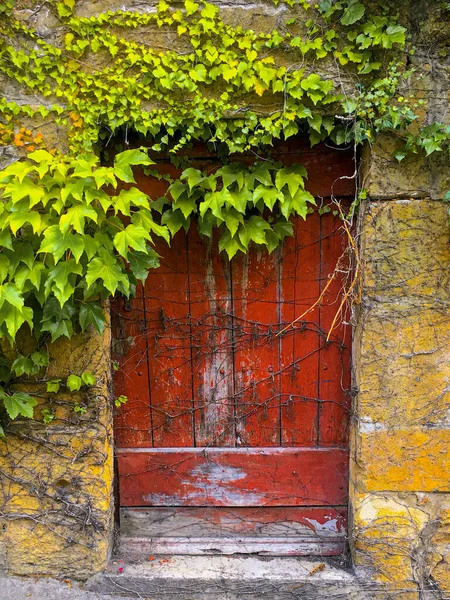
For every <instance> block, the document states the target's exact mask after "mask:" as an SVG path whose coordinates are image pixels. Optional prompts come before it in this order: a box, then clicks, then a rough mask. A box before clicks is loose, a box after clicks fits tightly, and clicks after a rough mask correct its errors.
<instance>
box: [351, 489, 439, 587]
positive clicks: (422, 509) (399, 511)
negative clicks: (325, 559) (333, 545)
mask: <svg viewBox="0 0 450 600" xmlns="http://www.w3.org/2000/svg"><path fill="white" fill-rule="evenodd" d="M449 510H450V495H449V494H423V493H413V494H407V493H390V492H386V491H383V492H379V493H370V494H358V493H356V494H355V495H354V497H353V519H354V527H353V541H352V550H353V555H354V560H355V564H356V566H357V571H360V572H361V570H362V571H363V572H365V573H366V575H367V574H369V573H370V576H371V577H372V578H374V579H375V580H377V581H379V582H380V583H383V584H385V585H386V587H387V590H389V591H390V592H391V593H392V590H393V589H395V587H397V588H400V587H401V586H403V588H408V587H409V588H410V590H411V592H410V593H413V590H416V593H417V594H418V596H417V598H435V597H439V595H437V596H436V595H432V594H441V597H443V596H445V594H446V592H447V593H448V590H449V589H450V588H449V585H448V581H449V579H448V573H449V571H448V548H449V543H450V530H449V519H448V515H449ZM419 592H420V595H419ZM428 593H430V595H429V596H428V595H427V594H428ZM387 597H389V596H387ZM393 597H397V596H396V595H393Z"/></svg>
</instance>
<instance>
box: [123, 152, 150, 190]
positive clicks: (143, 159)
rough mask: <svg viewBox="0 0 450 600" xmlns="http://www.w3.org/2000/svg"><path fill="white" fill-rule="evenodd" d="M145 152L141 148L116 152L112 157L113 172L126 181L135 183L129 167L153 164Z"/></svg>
mask: <svg viewBox="0 0 450 600" xmlns="http://www.w3.org/2000/svg"><path fill="white" fill-rule="evenodd" d="M154 164H155V163H154V162H153V161H152V160H150V158H149V157H148V155H147V154H146V152H143V151H142V150H139V149H135V150H125V151H124V152H120V154H117V155H116V157H115V159H114V173H115V175H116V176H117V177H118V179H121V180H122V181H125V182H126V183H136V181H135V179H134V175H133V171H132V169H131V167H132V166H133V165H154Z"/></svg>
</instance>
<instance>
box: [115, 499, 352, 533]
mask: <svg viewBox="0 0 450 600" xmlns="http://www.w3.org/2000/svg"><path fill="white" fill-rule="evenodd" d="M346 523H347V508H346V507H304V508H302V509H301V510H300V509H299V508H297V507H291V506H289V507H278V506H271V507H266V506H262V507H253V508H250V507H244V508H239V507H237V508H228V507H208V508H204V507H164V508H161V507H160V508H121V509H120V528H121V532H122V534H123V535H124V536H126V537H136V538H137V537H140V538H146V537H161V538H167V537H180V536H185V537H196V538H202V537H205V538H213V537H217V536H223V537H230V538H243V537H253V536H255V535H256V534H261V535H263V536H265V537H267V538H270V537H273V538H280V539H287V538H292V537H294V536H303V537H309V538H313V537H315V536H319V537H322V538H335V537H336V536H340V535H341V534H342V533H345V528H346Z"/></svg>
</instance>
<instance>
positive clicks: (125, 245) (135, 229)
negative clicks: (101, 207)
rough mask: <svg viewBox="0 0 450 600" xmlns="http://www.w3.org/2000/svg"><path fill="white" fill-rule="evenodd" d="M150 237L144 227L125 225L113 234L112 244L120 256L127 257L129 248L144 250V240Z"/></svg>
mask: <svg viewBox="0 0 450 600" xmlns="http://www.w3.org/2000/svg"><path fill="white" fill-rule="evenodd" d="M149 239H150V234H149V233H148V231H147V230H146V229H144V228H143V227H140V226H138V225H127V227H125V229H124V230H123V231H119V233H116V235H115V236H114V246H115V247H116V248H117V251H118V253H119V254H120V256H123V257H124V258H128V252H129V249H130V248H132V249H133V250H139V251H140V252H145V251H146V247H147V246H146V242H145V240H149Z"/></svg>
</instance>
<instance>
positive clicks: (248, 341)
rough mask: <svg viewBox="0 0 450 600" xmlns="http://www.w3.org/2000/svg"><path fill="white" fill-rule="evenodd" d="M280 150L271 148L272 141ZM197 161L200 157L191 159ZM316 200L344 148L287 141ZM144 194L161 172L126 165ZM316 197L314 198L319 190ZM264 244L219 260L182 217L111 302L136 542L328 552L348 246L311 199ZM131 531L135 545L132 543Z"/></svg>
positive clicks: (336, 525) (342, 504)
mask: <svg viewBox="0 0 450 600" xmlns="http://www.w3.org/2000/svg"><path fill="white" fill-rule="evenodd" d="M280 152H281V151H280ZM203 160H204V159H203ZM283 160H284V162H300V163H302V164H305V166H306V167H307V169H308V171H309V189H310V191H311V192H312V193H314V194H315V195H317V196H321V197H322V198H326V197H327V196H328V197H329V196H330V195H331V189H332V187H333V192H334V194H335V195H339V196H341V197H345V196H349V195H351V194H352V193H353V188H352V185H353V184H352V181H351V180H349V179H339V177H340V176H341V175H350V174H351V173H352V172H353V164H352V162H351V160H350V157H349V155H347V154H346V153H345V152H339V153H334V152H332V151H330V150H329V149H326V148H321V149H320V150H319V151H311V150H304V149H302V148H296V149H295V150H294V151H292V152H291V153H289V152H286V150H284V151H283ZM139 184H140V186H141V187H142V188H143V189H144V191H146V192H147V193H149V194H150V195H151V196H153V197H154V195H155V193H158V195H159V190H158V189H157V186H160V185H161V183H160V182H155V181H154V180H151V179H148V178H145V177H143V176H140V177H139ZM324 201H325V202H327V200H324ZM294 230H295V235H294V237H293V238H291V239H288V240H286V242H285V244H284V245H283V247H282V248H280V249H278V250H276V251H275V252H274V253H273V254H271V255H269V254H267V252H265V251H263V250H260V249H257V248H253V249H252V250H251V251H250V252H249V254H248V255H247V256H240V257H235V258H234V259H233V260H232V261H229V260H228V259H227V258H226V256H225V255H224V254H219V252H218V249H217V240H216V239H213V240H212V241H205V240H204V239H203V238H201V237H200V236H199V234H198V232H197V229H196V227H195V226H191V228H190V230H189V232H188V233H187V234H186V233H185V232H184V231H180V232H179V233H178V234H177V235H176V236H175V238H174V240H173V242H172V246H171V248H168V246H167V245H166V244H165V243H163V242H161V243H160V245H159V246H158V247H157V250H158V251H159V253H160V254H161V256H162V257H163V258H162V261H161V267H160V268H159V269H157V270H155V271H153V272H152V273H150V275H149V277H148V279H147V282H146V284H145V287H144V288H141V289H140V290H139V292H138V295H137V298H136V299H135V300H133V301H132V302H130V303H129V302H127V301H123V300H119V301H118V302H117V303H116V305H115V311H114V318H113V330H114V337H115V344H114V348H115V359H116V360H117V361H118V363H119V369H118V370H117V371H116V376H115V384H116V393H117V394H125V395H127V396H128V398H129V401H128V402H127V404H125V405H123V406H122V407H121V408H120V409H119V410H118V411H117V414H116V419H115V433H116V444H117V462H118V471H119V486H120V505H121V507H122V511H121V516H122V531H123V534H124V535H125V536H128V537H129V538H130V539H134V540H139V544H141V546H140V547H142V548H143V550H145V551H148V552H167V553H171V552H172V553H173V552H183V553H184V552H192V553H208V552H217V551H219V552H226V553H234V552H260V553H269V554H328V555H331V554H338V553H341V552H342V551H343V549H344V544H345V534H346V514H347V494H348V492H347V486H348V483H347V474H348V432H347V429H348V421H349V418H348V416H349V406H350V404H349V389H350V330H349V326H348V325H347V324H345V323H343V322H342V321H341V323H340V325H339V326H338V327H337V328H336V329H334V331H333V334H332V335H331V338H330V340H329V341H327V340H326V338H327V333H328V330H329V327H330V325H331V322H332V320H333V318H334V316H335V314H336V310H337V307H338V306H339V302H340V298H341V293H342V290H341V288H342V281H339V278H335V279H334V280H333V284H332V285H331V286H329V288H328V290H327V294H326V295H325V297H324V300H323V302H322V303H321V304H320V305H318V306H317V307H316V308H314V310H312V311H310V312H308V313H307V314H306V315H305V317H304V318H303V319H302V320H300V321H299V322H297V323H296V325H295V327H289V328H287V329H286V331H285V332H284V333H282V334H281V335H278V334H279V332H280V331H281V330H283V329H284V328H285V326H286V325H288V324H289V323H291V322H292V321H294V319H296V318H297V317H298V316H300V315H301V314H302V313H304V312H305V311H306V310H307V309H308V308H310V307H311V306H312V305H313V304H314V302H315V301H316V300H317V298H318V297H319V295H320V293H321V291H322V290H323V289H324V287H325V285H326V284H327V281H328V276H329V275H330V274H331V273H332V272H333V270H334V268H335V266H336V262H337V260H338V259H339V257H340V256H341V254H342V252H343V250H344V249H345V246H346V239H345V236H344V235H343V234H342V230H341V227H340V224H339V219H338V218H336V217H335V216H333V214H332V213H326V214H323V215H322V216H320V215H319V213H318V212H317V211H316V212H315V213H314V214H313V215H310V216H309V217H308V218H307V220H306V221H303V220H301V219H297V220H296V221H295V223H294ZM142 544H143V546H142Z"/></svg>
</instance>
